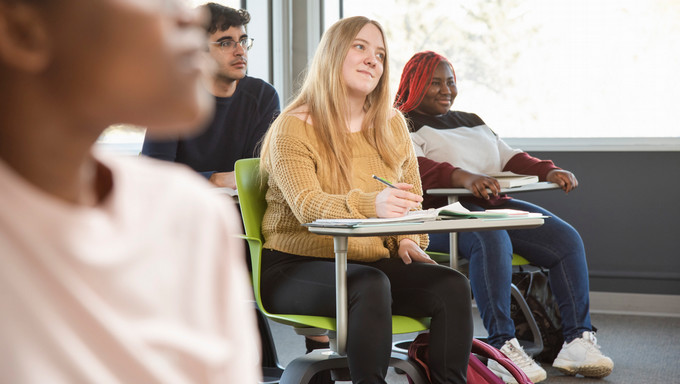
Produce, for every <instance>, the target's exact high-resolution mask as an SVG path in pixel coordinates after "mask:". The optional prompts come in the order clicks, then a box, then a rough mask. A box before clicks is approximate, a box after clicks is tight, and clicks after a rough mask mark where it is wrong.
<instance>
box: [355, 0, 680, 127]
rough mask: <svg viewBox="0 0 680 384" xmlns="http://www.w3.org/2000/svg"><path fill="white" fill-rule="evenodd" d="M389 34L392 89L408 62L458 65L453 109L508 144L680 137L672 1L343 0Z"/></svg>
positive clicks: (679, 7) (676, 9)
mask: <svg viewBox="0 0 680 384" xmlns="http://www.w3.org/2000/svg"><path fill="white" fill-rule="evenodd" d="M342 4H343V16H345V17H346V16H353V15H365V16H368V17H370V18H373V19H375V20H378V21H379V22H380V23H381V24H382V25H383V27H384V28H385V31H386V34H387V39H388V43H389V48H390V52H391V57H390V65H391V79H390V82H391V84H392V90H393V92H394V91H396V88H397V85H398V83H399V76H400V75H401V70H402V69H403V66H404V63H405V62H406V61H407V60H408V59H409V58H410V57H411V55H412V54H413V53H415V52H419V51H422V50H433V51H436V52H438V53H440V54H443V55H444V56H446V57H447V58H448V59H449V60H450V61H451V62H452V64H453V66H454V68H455V71H456V75H457V79H458V92H459V95H458V98H457V99H456V101H455V102H454V109H457V110H462V111H467V112H474V113H477V114H478V115H480V117H482V119H484V120H485V121H486V122H487V124H489V126H491V128H493V129H494V130H495V131H496V132H497V133H498V134H499V135H501V136H503V137H568V138H575V137H586V138H594V137H605V138H607V137H610V138H611V137H679V136H680V124H679V123H678V122H679V121H680V108H678V107H677V103H678V100H680V74H679V72H678V68H677V65H678V63H680V23H679V22H678V20H680V2H678V1H676V0H646V1H639V0H551V1H544V0H459V1H455V2H454V1H438V0H421V1H414V0H374V1H365V0H344V1H343V2H342Z"/></svg>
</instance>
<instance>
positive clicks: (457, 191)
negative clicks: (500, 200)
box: [427, 181, 560, 196]
mask: <svg viewBox="0 0 680 384" xmlns="http://www.w3.org/2000/svg"><path fill="white" fill-rule="evenodd" d="M559 187H560V186H559V185H557V184H555V183H550V182H548V181H540V182H538V183H531V184H525V185H521V186H519V187H513V188H501V193H516V192H531V191H543V190H548V189H556V188H559ZM427 194H428V195H433V196H440V195H447V196H449V195H458V196H472V192H470V191H469V190H467V189H465V188H431V189H428V190H427Z"/></svg>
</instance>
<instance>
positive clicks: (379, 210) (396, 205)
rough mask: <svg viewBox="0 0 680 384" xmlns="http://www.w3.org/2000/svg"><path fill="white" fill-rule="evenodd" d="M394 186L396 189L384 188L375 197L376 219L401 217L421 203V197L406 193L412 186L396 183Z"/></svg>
mask: <svg viewBox="0 0 680 384" xmlns="http://www.w3.org/2000/svg"><path fill="white" fill-rule="evenodd" d="M394 186H395V187H396V188H385V189H383V190H382V191H381V192H380V193H378V196H376V198H375V213H376V215H377V216H378V217H383V218H388V217H401V216H404V215H405V214H406V213H407V212H408V211H410V210H412V209H414V208H417V207H419V206H420V203H422V201H423V197H422V196H420V195H418V194H415V193H412V192H408V190H409V189H411V188H413V185H411V184H406V183H396V184H394Z"/></svg>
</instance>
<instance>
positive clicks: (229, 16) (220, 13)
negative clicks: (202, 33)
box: [201, 3, 250, 34]
mask: <svg viewBox="0 0 680 384" xmlns="http://www.w3.org/2000/svg"><path fill="white" fill-rule="evenodd" d="M201 7H204V8H205V9H207V10H208V12H210V23H209V24H208V25H207V26H206V31H208V34H213V33H215V32H217V31H226V30H227V29H229V28H231V27H240V26H241V25H243V26H245V25H246V24H248V23H249V22H250V13H248V11H246V10H245V9H234V8H231V7H225V6H224V5H220V4H216V3H207V4H205V5H202V6H201Z"/></svg>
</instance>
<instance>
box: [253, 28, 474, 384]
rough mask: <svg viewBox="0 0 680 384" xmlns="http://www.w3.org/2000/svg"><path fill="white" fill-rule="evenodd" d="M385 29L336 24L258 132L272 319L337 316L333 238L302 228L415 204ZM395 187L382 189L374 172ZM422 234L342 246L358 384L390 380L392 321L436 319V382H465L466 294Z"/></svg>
mask: <svg viewBox="0 0 680 384" xmlns="http://www.w3.org/2000/svg"><path fill="white" fill-rule="evenodd" d="M387 63H388V51H387V46H386V44H385V40H384V34H383V31H382V28H381V27H380V25H379V24H378V23H377V22H375V21H371V20H369V19H367V18H365V17H351V18H346V19H342V20H340V21H338V22H337V23H335V24H334V25H333V26H332V27H331V28H329V29H328V30H327V31H326V32H325V33H324V35H323V37H322V39H321V42H320V44H319V47H318V49H317V51H316V54H315V55H314V58H313V60H312V63H311V67H310V69H309V72H308V74H307V77H306V79H305V82H304V85H303V87H302V90H301V93H300V95H299V96H298V97H297V98H296V99H295V100H294V101H293V102H292V104H291V105H290V106H288V107H287V108H285V109H284V111H283V112H282V113H281V115H280V116H279V117H278V118H277V119H276V120H275V121H274V123H273V124H272V127H271V128H270V130H269V132H268V133H267V135H266V136H265V140H264V143H263V148H262V156H261V157H262V168H263V171H265V172H267V173H268V174H269V182H268V186H269V190H268V192H267V195H266V198H267V210H266V212H265V214H264V218H263V222H262V233H263V235H264V237H265V240H266V242H265V244H264V248H265V249H264V251H263V254H262V298H263V304H264V306H265V307H266V308H268V309H269V310H271V311H273V312H280V313H291V314H304V315H320V316H330V317H333V316H335V265H334V262H333V258H334V253H333V240H332V238H331V237H329V236H319V235H315V234H312V233H311V232H309V231H308V230H307V228H306V227H304V226H302V224H303V223H308V222H312V221H314V220H315V219H319V218H366V217H398V216H402V215H404V214H406V212H408V211H409V210H411V209H415V208H417V207H418V206H419V204H420V202H421V201H422V197H421V187H420V177H419V175H418V163H417V159H416V156H415V154H414V152H413V145H412V144H411V142H410V139H409V137H408V130H407V127H406V123H405V121H404V118H403V116H402V115H401V114H400V113H399V112H398V111H396V110H394V109H393V108H391V106H390V100H389V97H390V96H389V85H388V77H389V71H388V64H387ZM373 174H375V175H380V176H382V177H385V178H387V179H389V180H391V181H394V182H396V183H397V184H396V185H397V187H398V188H385V186H384V185H383V184H381V183H380V182H378V181H377V180H374V179H373V178H372V177H371V175H373ZM427 242H428V240H427V235H408V236H406V235H404V236H386V237H362V238H351V239H349V249H348V254H347V256H348V259H349V262H348V265H347V285H348V287H347V291H348V304H349V319H348V337H347V356H348V359H349V368H350V373H351V376H352V381H353V382H354V383H385V375H386V373H387V367H388V364H389V357H390V353H391V348H392V331H391V324H392V320H391V317H392V315H393V314H394V315H406V316H417V317H432V322H431V334H432V338H431V345H430V348H431V349H430V350H431V353H430V359H431V360H430V368H431V372H432V377H433V380H432V382H433V383H465V382H466V376H467V363H468V359H469V354H470V348H471V345H472V317H471V300H470V290H469V284H468V282H467V279H466V278H465V277H464V276H463V275H462V274H460V273H459V272H457V271H455V270H452V269H450V268H447V267H443V266H440V265H437V264H436V263H434V262H433V261H432V260H431V259H430V258H429V257H428V256H427V254H425V252H424V251H423V249H424V248H425V247H426V246H427Z"/></svg>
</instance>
